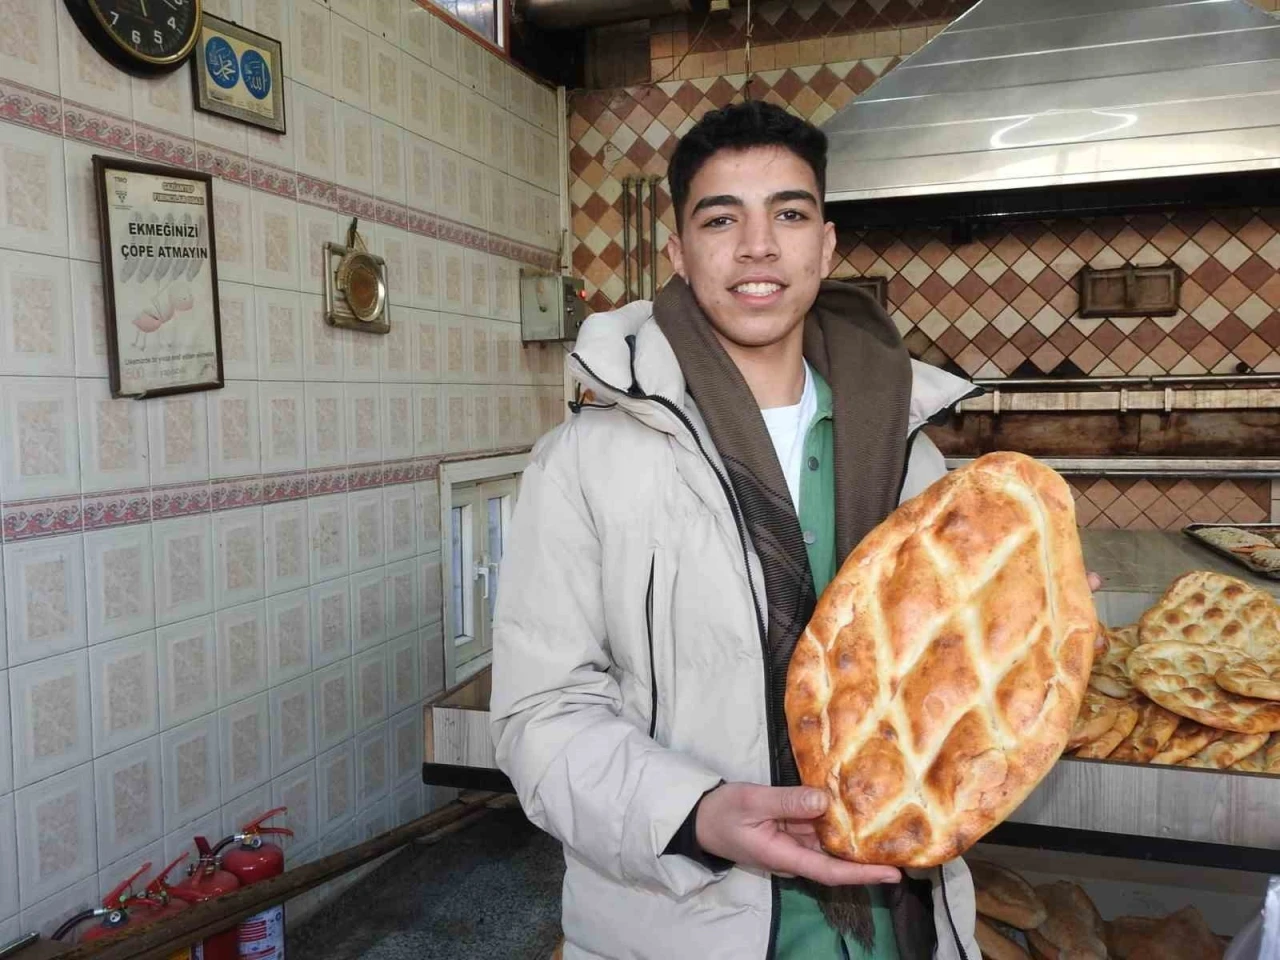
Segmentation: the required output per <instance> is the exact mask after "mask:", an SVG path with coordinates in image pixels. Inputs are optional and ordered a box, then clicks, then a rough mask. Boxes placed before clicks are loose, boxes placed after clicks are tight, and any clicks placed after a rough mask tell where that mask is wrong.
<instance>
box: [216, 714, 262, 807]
mask: <svg viewBox="0 0 1280 960" xmlns="http://www.w3.org/2000/svg"><path fill="white" fill-rule="evenodd" d="M218 726H219V737H220V744H221V746H220V748H219V749H220V750H221V754H222V801H223V805H224V806H225V805H226V804H228V803H230V802H231V801H232V800H234V799H235V798H236V797H239V796H241V795H242V794H244V793H247V792H248V791H250V790H252V789H254V788H255V787H260V786H262V785H263V784H264V783H266V782H267V781H268V780H269V779H270V778H271V732H270V727H271V718H270V708H269V704H268V699H267V695H266V694H265V693H261V694H258V696H256V697H250V698H249V699H248V700H241V701H240V702H239V703H236V704H233V705H231V706H229V707H224V708H223V709H221V710H219V711H218Z"/></svg>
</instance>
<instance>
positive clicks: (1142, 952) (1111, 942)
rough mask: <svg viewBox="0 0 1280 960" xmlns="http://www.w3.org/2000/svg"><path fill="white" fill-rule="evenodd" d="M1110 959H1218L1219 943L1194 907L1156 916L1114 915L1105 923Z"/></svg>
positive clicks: (1219, 956) (1220, 954) (1221, 951)
mask: <svg viewBox="0 0 1280 960" xmlns="http://www.w3.org/2000/svg"><path fill="white" fill-rule="evenodd" d="M1107 948H1108V949H1109V950H1110V951H1111V956H1112V958H1113V960H1222V955H1223V953H1224V950H1223V946H1222V943H1221V942H1220V941H1219V940H1218V938H1217V937H1216V936H1214V934H1213V931H1212V930H1210V929H1209V925H1208V924H1207V923H1205V921H1204V917H1202V916H1201V915H1200V912H1199V911H1198V910H1196V908H1195V907H1190V906H1188V907H1183V908H1182V909H1181V910H1179V911H1177V912H1176V913H1171V914H1169V916H1167V917H1161V918H1159V919H1155V918H1150V917H1116V919H1114V920H1112V921H1111V922H1110V923H1108V924H1107Z"/></svg>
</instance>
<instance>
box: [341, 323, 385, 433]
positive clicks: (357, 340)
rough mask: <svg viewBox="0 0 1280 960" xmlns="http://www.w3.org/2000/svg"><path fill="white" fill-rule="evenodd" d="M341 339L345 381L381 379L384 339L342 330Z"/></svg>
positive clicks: (373, 335)
mask: <svg viewBox="0 0 1280 960" xmlns="http://www.w3.org/2000/svg"><path fill="white" fill-rule="evenodd" d="M342 339H343V350H344V355H343V359H342V367H343V372H344V375H345V377H346V379H347V380H349V381H350V380H356V381H362V382H363V381H377V380H379V379H381V377H382V347H383V341H384V340H385V339H386V337H383V336H380V335H378V334H371V333H364V332H362V331H359V330H343V331H342ZM348 443H350V438H348Z"/></svg>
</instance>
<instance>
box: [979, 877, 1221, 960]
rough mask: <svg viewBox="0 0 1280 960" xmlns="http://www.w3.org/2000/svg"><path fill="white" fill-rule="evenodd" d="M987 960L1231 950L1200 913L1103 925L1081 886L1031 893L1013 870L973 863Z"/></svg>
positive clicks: (1148, 958) (1100, 958) (1123, 958)
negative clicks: (1226, 948) (1227, 948)
mask: <svg viewBox="0 0 1280 960" xmlns="http://www.w3.org/2000/svg"><path fill="white" fill-rule="evenodd" d="M968 864H969V870H970V872H971V873H972V874H973V888H974V893H975V895H976V900H977V909H978V924H977V929H976V934H975V939H976V940H977V941H978V947H979V948H980V949H981V950H982V955H983V957H985V958H987V960H1033V958H1034V960H1221V957H1222V955H1223V953H1224V952H1225V947H1224V944H1223V941H1222V940H1221V939H1220V938H1218V937H1217V936H1215V935H1214V933H1213V931H1212V930H1210V929H1209V925H1208V924H1207V923H1205V921H1204V918H1203V917H1202V916H1201V915H1200V913H1199V911H1197V910H1196V908H1195V907H1191V906H1188V907H1184V908H1182V909H1181V910H1178V911H1177V912H1176V913H1172V914H1169V915H1168V916H1167V917H1160V918H1155V917H1117V918H1116V919H1115V920H1111V921H1106V920H1103V919H1102V916H1101V914H1099V913H1098V910H1097V908H1096V907H1095V906H1094V905H1093V901H1092V900H1090V899H1089V895H1088V894H1087V893H1085V892H1084V890H1083V889H1081V888H1080V887H1079V886H1078V885H1076V884H1074V883H1069V882H1067V881H1065V880H1059V881H1057V882H1055V883H1046V884H1041V885H1040V886H1038V887H1032V886H1031V884H1029V883H1028V882H1027V881H1026V880H1025V879H1023V878H1022V877H1021V876H1019V875H1018V874H1017V873H1015V872H1014V871H1012V870H1009V869H1007V868H1005V867H1002V866H1000V865H999V864H995V863H989V862H987V861H985V860H974V859H970V860H969V861H968Z"/></svg>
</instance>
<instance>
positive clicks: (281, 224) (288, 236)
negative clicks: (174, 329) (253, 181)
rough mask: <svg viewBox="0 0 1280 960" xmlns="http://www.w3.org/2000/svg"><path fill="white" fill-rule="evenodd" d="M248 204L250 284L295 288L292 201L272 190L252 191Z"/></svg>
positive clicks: (295, 227) (295, 222) (295, 239)
mask: <svg viewBox="0 0 1280 960" xmlns="http://www.w3.org/2000/svg"><path fill="white" fill-rule="evenodd" d="M251 205H252V210H253V254H254V256H253V280H254V283H256V284H257V285H258V286H261V287H277V288H279V289H282V290H297V289H298V214H297V211H296V210H295V209H294V204H292V203H290V202H289V201H288V200H286V199H284V198H283V197H278V196H276V195H275V194H273V193H265V192H263V191H261V190H255V191H253V197H252V204H251ZM219 272H221V268H219Z"/></svg>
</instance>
